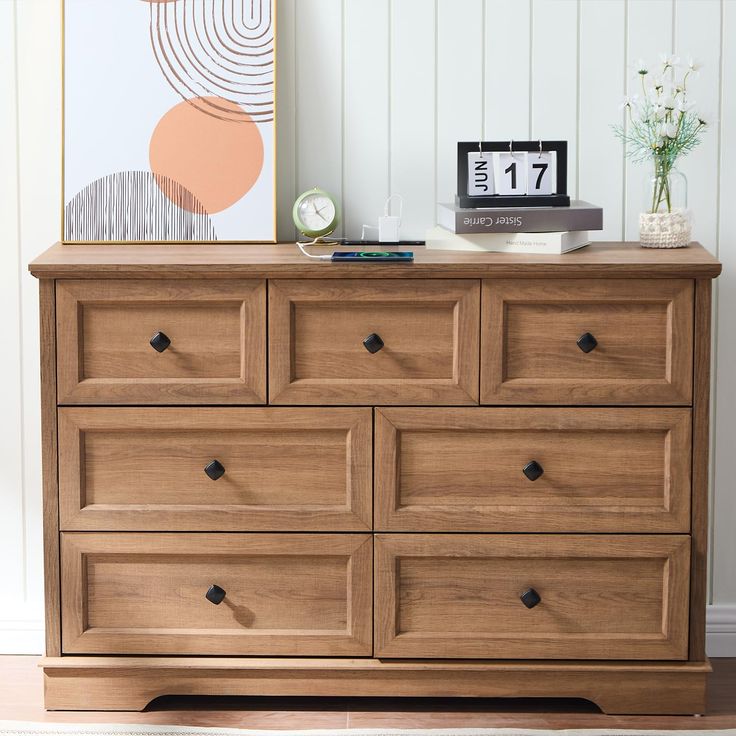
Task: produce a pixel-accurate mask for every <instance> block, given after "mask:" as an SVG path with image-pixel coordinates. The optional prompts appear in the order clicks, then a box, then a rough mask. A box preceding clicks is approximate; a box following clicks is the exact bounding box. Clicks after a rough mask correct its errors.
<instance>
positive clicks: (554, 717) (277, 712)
mask: <svg viewBox="0 0 736 736" xmlns="http://www.w3.org/2000/svg"><path fill="white" fill-rule="evenodd" d="M39 660H40V658H39V657H36V656H12V655H4V656H0V682H2V683H3V687H2V688H0V713H2V714H3V717H4V718H5V719H8V720H13V721H30V722H35V723H78V724H79V723H91V724H92V723H97V724H107V723H109V722H110V719H111V714H110V713H109V712H105V711H94V710H92V711H76V712H69V711H58V710H57V711H47V710H45V709H44V704H43V679H44V674H43V669H42V668H41V667H40V666H39ZM710 664H711V665H712V668H713V671H712V672H711V673H710V674H708V676H707V678H708V698H707V703H706V707H705V710H704V712H703V715H702V717H701V718H698V719H695V718H694V717H693V716H692V715H679V716H678V715H668V716H663V715H638V716H636V715H634V716H625V715H624V716H621V715H618V716H616V715H605V714H604V713H601V712H600V710H599V709H598V708H597V707H596V706H595V705H594V704H593V703H589V702H587V701H584V700H578V699H574V700H573V699H539V698H421V697H404V698H394V697H380V698H360V697H342V698H320V697H307V698H305V697H270V696H243V697H221V696H210V697H206V696H205V697H191V696H187V695H183V696H168V697H164V698H159V699H157V700H156V701H154V702H153V703H151V704H150V706H149V707H148V708H147V709H146V710H145V711H144V712H142V713H138V712H120V711H119V712H117V713H115V714H114V721H115V723H128V724H137V725H139V726H140V725H148V724H161V725H167V726H177V725H182V726H190V727H191V726H199V727H200V728H202V727H220V728H241V729H244V728H250V729H297V730H298V729H310V728H312V729H317V728H322V729H332V730H336V731H339V730H341V729H344V728H364V729H365V728H380V729H387V728H423V729H428V728H447V729H457V728H504V727H505V728H546V729H570V728H609V729H614V728H615V729H636V730H647V729H659V730H661V729H673V730H674V729H678V730H679V729H686V730H687V729H693V728H694V727H697V728H699V729H701V730H708V729H711V730H713V729H726V728H736V701H735V700H734V698H733V693H734V692H735V691H736V690H735V688H736V659H733V658H732V659H728V658H717V659H713V660H711V662H710Z"/></svg>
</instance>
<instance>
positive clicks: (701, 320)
mask: <svg viewBox="0 0 736 736" xmlns="http://www.w3.org/2000/svg"><path fill="white" fill-rule="evenodd" d="M711 295H712V283H711V281H709V280H698V281H696V282H695V352H694V356H693V366H694V367H693V371H694V381H693V447H692V455H693V460H692V462H693V487H692V551H691V564H692V567H691V572H690V659H691V660H693V661H696V662H699V661H702V660H704V659H705V605H706V603H707V595H708V488H709V485H708V476H709V471H710V465H709V457H708V451H709V446H710V361H711V349H710V348H711Z"/></svg>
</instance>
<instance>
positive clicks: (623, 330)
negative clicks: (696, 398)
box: [481, 279, 693, 404]
mask: <svg viewBox="0 0 736 736" xmlns="http://www.w3.org/2000/svg"><path fill="white" fill-rule="evenodd" d="M586 332H590V333H592V334H593V335H594V336H595V337H596V339H597V340H598V347H596V348H595V349H594V350H593V351H592V352H590V353H587V354H586V353H584V352H583V351H582V350H581V349H580V348H579V347H578V346H577V344H576V342H577V340H578V338H579V337H581V336H582V335H583V334H585V333H586ZM481 343H482V349H481V403H483V404H689V403H690V401H691V398H692V350H693V282H692V281H685V280H673V281H656V280H652V279H650V280H636V281H633V280H632V281H623V280H619V281H617V280H610V279H599V280H595V281H588V282H583V283H581V282H576V281H548V280H541V279H539V280H528V281H523V282H519V281H517V280H513V279H508V280H494V281H484V282H483V307H482V316H481Z"/></svg>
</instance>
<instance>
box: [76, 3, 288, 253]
mask: <svg viewBox="0 0 736 736" xmlns="http://www.w3.org/2000/svg"><path fill="white" fill-rule="evenodd" d="M275 14H276V0H105V1H104V2H100V1H99V0H64V181H63V191H64V218H63V220H64V222H63V234H62V239H63V240H64V241H65V242H87V241H94V242H99V241H105V242H149V241H157V242H162V241H163V242H188V241H192V242H210V241H215V240H217V241H235V242H274V241H275V240H276V224H275V220H276V202H275V200H276V198H275V117H276V105H275V87H274V83H275V43H276V17H275Z"/></svg>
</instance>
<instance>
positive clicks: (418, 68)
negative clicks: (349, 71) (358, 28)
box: [390, 0, 436, 240]
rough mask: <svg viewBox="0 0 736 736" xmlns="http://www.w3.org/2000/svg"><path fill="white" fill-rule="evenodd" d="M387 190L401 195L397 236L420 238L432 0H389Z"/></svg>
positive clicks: (429, 181) (431, 215)
mask: <svg viewBox="0 0 736 736" xmlns="http://www.w3.org/2000/svg"><path fill="white" fill-rule="evenodd" d="M390 9H391V26H390V28H391V39H390V41H391V51H390V53H391V129H390V142H391V151H390V166H391V172H390V173H391V193H392V194H400V195H401V196H402V197H403V199H404V214H403V220H402V226H401V237H402V238H404V239H407V240H423V239H424V235H425V232H426V230H427V228H428V227H431V226H432V225H434V224H435V217H436V215H435V185H436V182H435V172H436V150H435V125H434V123H435V75H434V69H435V21H436V18H435V3H434V2H428V0H393V1H392V2H391V4H390Z"/></svg>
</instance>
